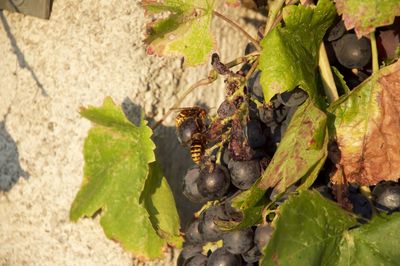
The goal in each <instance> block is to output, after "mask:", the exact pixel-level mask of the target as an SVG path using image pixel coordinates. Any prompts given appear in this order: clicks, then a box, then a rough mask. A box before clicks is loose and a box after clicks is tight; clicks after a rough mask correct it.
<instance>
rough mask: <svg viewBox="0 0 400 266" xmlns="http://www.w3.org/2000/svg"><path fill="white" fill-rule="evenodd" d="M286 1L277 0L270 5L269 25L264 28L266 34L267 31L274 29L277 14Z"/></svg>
mask: <svg viewBox="0 0 400 266" xmlns="http://www.w3.org/2000/svg"><path fill="white" fill-rule="evenodd" d="M284 3H285V0H277V1H275V2H273V3H272V5H271V6H270V10H269V13H268V21H267V25H266V26H265V30H264V36H266V35H267V33H268V32H269V31H270V30H271V29H272V27H273V25H274V23H275V19H276V16H277V15H278V13H279V11H280V10H281V9H282V7H283V4H284Z"/></svg>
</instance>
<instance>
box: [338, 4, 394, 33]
mask: <svg viewBox="0 0 400 266" xmlns="http://www.w3.org/2000/svg"><path fill="white" fill-rule="evenodd" d="M335 3H336V8H337V11H338V13H339V14H341V15H342V17H343V20H344V24H345V25H346V28H347V29H348V30H349V29H352V28H354V30H355V32H356V34H357V36H358V37H359V38H361V36H362V35H368V34H369V33H370V32H373V31H374V30H375V28H377V27H381V26H385V25H390V24H392V23H393V21H394V17H395V16H400V1H398V0H336V1H335Z"/></svg>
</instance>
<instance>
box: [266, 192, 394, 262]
mask: <svg viewBox="0 0 400 266" xmlns="http://www.w3.org/2000/svg"><path fill="white" fill-rule="evenodd" d="M274 225H275V232H274V233H273V235H272V238H271V241H270V242H269V244H268V246H267V247H266V249H265V250H264V254H265V256H264V258H263V260H262V262H261V265H282V266H284V265H332V266H333V265H396V263H398V261H399V258H400V257H399V256H400V251H399V249H398V245H399V244H400V236H399V234H398V232H397V231H398V228H399V226H400V214H399V213H396V214H393V215H390V216H388V215H383V216H381V217H379V216H377V217H374V218H373V219H372V220H371V221H370V223H368V224H365V225H362V226H360V227H356V228H354V227H355V226H356V225H357V221H356V219H355V217H354V216H352V215H350V214H349V213H347V212H345V211H344V210H342V209H341V208H340V207H339V206H337V205H336V203H334V202H333V201H330V200H327V199H325V198H323V197H322V196H321V195H320V194H319V193H318V192H316V191H307V190H306V191H303V192H300V194H299V195H297V196H292V197H290V198H289V199H288V200H287V201H286V202H285V203H284V204H283V205H281V206H280V208H279V216H278V218H277V220H276V221H275V224H274ZM350 228H353V229H350Z"/></svg>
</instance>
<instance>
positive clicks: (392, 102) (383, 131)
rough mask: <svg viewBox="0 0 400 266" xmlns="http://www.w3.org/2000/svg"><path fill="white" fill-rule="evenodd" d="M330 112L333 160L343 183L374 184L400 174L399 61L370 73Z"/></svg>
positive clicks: (394, 178) (394, 177)
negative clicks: (334, 144) (336, 151)
mask: <svg viewBox="0 0 400 266" xmlns="http://www.w3.org/2000/svg"><path fill="white" fill-rule="evenodd" d="M330 111H331V112H332V113H333V114H334V115H335V121H334V131H335V136H336V141H337V145H338V147H339V151H340V153H339V154H338V155H337V156H335V157H336V163H337V164H338V165H339V166H340V167H342V168H343V174H344V178H345V180H346V182H349V183H357V184H360V185H375V184H377V183H378V182H380V181H382V180H397V179H398V178H399V177H400V134H399V132H400V62H397V63H395V64H393V65H390V66H388V67H385V68H383V69H381V70H380V71H379V72H377V73H376V74H374V75H372V76H371V77H370V78H369V79H368V80H366V81H365V82H363V83H362V84H361V85H360V86H358V87H357V88H355V89H354V90H353V91H352V92H351V93H350V94H348V95H346V96H344V97H342V98H341V99H339V100H338V102H336V103H335V104H334V105H333V106H332V107H330ZM332 181H333V182H335V183H337V182H338V181H337V180H335V179H333V180H332Z"/></svg>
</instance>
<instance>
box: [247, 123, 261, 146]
mask: <svg viewBox="0 0 400 266" xmlns="http://www.w3.org/2000/svg"><path fill="white" fill-rule="evenodd" d="M244 134H245V136H246V139H247V142H248V143H249V145H250V147H251V148H252V149H258V148H261V147H263V146H264V145H265V143H266V140H265V135H264V132H263V128H262V126H261V123H260V122H259V121H258V120H250V121H248V122H247V124H246V127H245V128H244Z"/></svg>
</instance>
